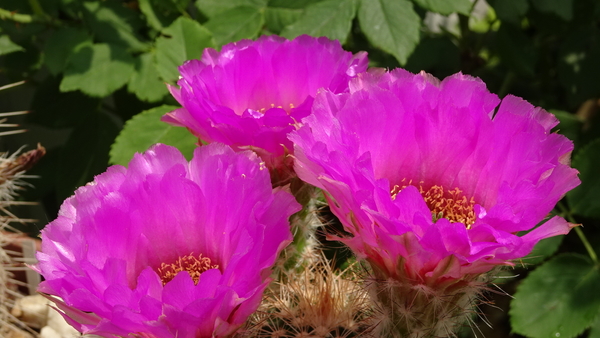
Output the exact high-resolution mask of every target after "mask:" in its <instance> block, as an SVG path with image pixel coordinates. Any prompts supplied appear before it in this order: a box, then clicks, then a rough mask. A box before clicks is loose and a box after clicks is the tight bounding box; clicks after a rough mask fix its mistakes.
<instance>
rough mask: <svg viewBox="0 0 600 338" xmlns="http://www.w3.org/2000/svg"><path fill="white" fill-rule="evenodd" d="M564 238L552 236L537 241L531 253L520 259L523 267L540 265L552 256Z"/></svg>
mask: <svg viewBox="0 0 600 338" xmlns="http://www.w3.org/2000/svg"><path fill="white" fill-rule="evenodd" d="M564 238H565V236H554V237H549V238H545V239H542V240H541V241H539V242H538V243H537V244H536V245H535V247H534V248H533V250H532V251H531V253H530V254H529V255H527V256H526V257H524V258H523V259H522V262H523V264H524V265H525V266H529V265H536V264H540V263H541V262H543V261H545V260H546V259H547V258H548V257H550V256H552V255H553V254H554V253H555V252H556V251H557V250H558V247H559V246H560V244H561V243H562V241H563V239H564Z"/></svg>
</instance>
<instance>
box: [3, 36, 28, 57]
mask: <svg viewBox="0 0 600 338" xmlns="http://www.w3.org/2000/svg"><path fill="white" fill-rule="evenodd" d="M24 50H25V48H23V47H21V46H19V45H17V44H16V43H14V42H12V41H10V37H9V36H8V35H2V36H0V55H5V54H10V53H14V52H20V51H24Z"/></svg>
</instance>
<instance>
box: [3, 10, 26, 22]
mask: <svg viewBox="0 0 600 338" xmlns="http://www.w3.org/2000/svg"><path fill="white" fill-rule="evenodd" d="M0 19H1V20H12V21H15V22H19V23H30V22H31V21H33V18H32V17H31V15H28V14H18V13H14V12H11V11H8V10H6V9H4V8H0Z"/></svg>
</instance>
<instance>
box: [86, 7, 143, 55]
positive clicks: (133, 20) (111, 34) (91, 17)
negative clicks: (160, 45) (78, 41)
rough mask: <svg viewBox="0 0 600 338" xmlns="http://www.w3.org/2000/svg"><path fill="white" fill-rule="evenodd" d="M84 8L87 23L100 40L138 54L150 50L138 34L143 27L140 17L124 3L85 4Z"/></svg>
mask: <svg viewBox="0 0 600 338" xmlns="http://www.w3.org/2000/svg"><path fill="white" fill-rule="evenodd" d="M83 8H84V11H83V14H84V19H85V22H86V23H87V24H89V26H90V29H91V30H92V32H93V33H94V37H95V38H97V39H98V40H100V41H102V42H109V43H111V44H116V45H119V46H121V47H124V48H128V49H130V50H132V51H136V52H140V51H144V50H146V49H148V45H147V44H146V43H144V42H142V41H141V38H140V37H139V36H138V34H137V33H136V32H137V31H138V30H139V29H141V27H143V24H142V21H141V20H140V18H139V15H137V14H136V13H135V12H134V11H133V10H131V9H129V8H127V7H125V6H124V4H123V2H121V1H111V0H108V1H102V2H100V1H97V2H84V3H83Z"/></svg>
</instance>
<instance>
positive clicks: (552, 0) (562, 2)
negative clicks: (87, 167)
mask: <svg viewBox="0 0 600 338" xmlns="http://www.w3.org/2000/svg"><path fill="white" fill-rule="evenodd" d="M531 2H532V3H533V6H534V7H535V8H536V9H537V10H539V11H540V12H548V13H554V14H556V15H557V16H558V17H559V18H561V19H563V20H565V21H571V19H572V18H573V0H531Z"/></svg>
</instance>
